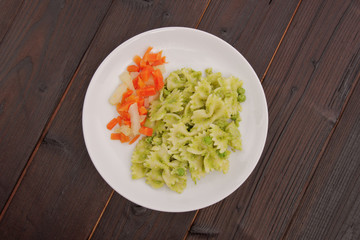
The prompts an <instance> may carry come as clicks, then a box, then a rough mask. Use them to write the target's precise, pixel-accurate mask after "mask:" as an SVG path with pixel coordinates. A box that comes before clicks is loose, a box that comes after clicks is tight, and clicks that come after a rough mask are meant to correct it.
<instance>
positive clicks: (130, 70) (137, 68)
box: [126, 65, 140, 72]
mask: <svg viewBox="0 0 360 240" xmlns="http://www.w3.org/2000/svg"><path fill="white" fill-rule="evenodd" d="M126 70H128V72H138V71H139V70H140V68H139V67H138V66H135V65H130V66H128V67H127V68H126Z"/></svg>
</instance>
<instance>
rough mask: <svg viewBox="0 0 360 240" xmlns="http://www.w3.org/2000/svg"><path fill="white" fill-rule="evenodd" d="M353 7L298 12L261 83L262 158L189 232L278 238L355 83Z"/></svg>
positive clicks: (327, 5) (328, 5)
mask: <svg viewBox="0 0 360 240" xmlns="http://www.w3.org/2000/svg"><path fill="white" fill-rule="evenodd" d="M357 5H358V3H356V2H355V1H342V2H341V3H337V4H335V3H334V2H333V1H317V2H315V3H314V2H311V3H310V2H303V3H302V4H301V5H300V7H299V9H298V12H297V13H296V15H295V17H294V20H293V23H292V24H291V25H290V28H289V30H288V32H287V34H286V36H285V38H284V41H283V43H282V45H281V46H280V48H279V50H278V53H277V55H276V56H275V58H274V62H273V63H272V65H271V67H270V69H269V72H268V74H267V75H266V77H265V80H264V82H263V87H264V89H265V93H266V96H267V100H268V105H269V115H270V119H269V126H270V129H269V134H268V139H267V144H266V146H265V150H264V154H263V156H262V158H261V159H260V162H259V164H258V166H257V168H256V169H255V171H254V172H253V174H252V176H251V177H250V178H249V179H248V181H247V182H246V183H245V184H244V185H243V186H242V187H241V188H240V189H238V190H237V191H236V192H235V193H234V194H233V195H232V196H230V197H228V198H227V199H225V200H224V201H223V202H221V203H219V204H217V205H215V206H212V207H210V208H207V209H204V210H203V211H200V212H199V214H198V217H197V219H196V220H195V222H194V225H193V226H194V227H195V226H203V227H207V228H210V229H216V230H217V232H218V233H219V234H218V235H217V238H218V239H280V238H281V237H282V236H283V234H284V233H285V231H286V228H287V226H288V224H289V223H290V220H291V218H292V216H293V214H294V212H295V211H296V209H297V207H298V206H299V199H301V197H302V195H303V193H304V189H305V188H306V187H307V185H308V182H309V181H310V179H311V176H312V173H313V169H314V168H316V167H317V164H318V156H319V154H320V153H321V152H322V149H323V147H325V144H326V143H327V139H328V137H329V135H330V134H331V133H332V131H333V130H332V129H333V128H334V127H335V126H336V121H337V118H338V117H339V115H340V114H341V112H342V109H343V106H344V103H345V102H346V99H347V98H348V94H349V92H350V89H352V86H353V85H354V84H355V82H356V78H357V75H358V66H359V47H355V48H354V46H358V38H357V37H356V36H358V33H359V27H358V24H357V23H358V6H357ZM300 26H301V27H300ZM339 42H341V43H342V45H341V47H340V45H339V44H338V43H339ZM339 59H341V61H339ZM329 69H331V71H329ZM294 136H296V137H294ZM295 227H296V226H295ZM190 233H191V231H190ZM198 238H199V239H201V236H199V235H194V234H190V235H189V239H198ZM295 239H296V237H295Z"/></svg>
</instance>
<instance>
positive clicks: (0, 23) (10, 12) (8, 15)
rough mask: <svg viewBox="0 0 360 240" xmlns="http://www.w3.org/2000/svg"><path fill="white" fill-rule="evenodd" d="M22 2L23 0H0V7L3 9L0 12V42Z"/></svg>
mask: <svg viewBox="0 0 360 240" xmlns="http://www.w3.org/2000/svg"><path fill="white" fill-rule="evenodd" d="M22 3H23V0H14V1H7V0H1V1H0V9H2V10H3V11H1V14H0V44H1V42H2V39H3V38H4V36H5V34H6V33H7V31H8V30H9V28H10V26H11V24H13V22H14V18H15V16H16V15H17V13H18V11H19V9H20V7H21V5H22Z"/></svg>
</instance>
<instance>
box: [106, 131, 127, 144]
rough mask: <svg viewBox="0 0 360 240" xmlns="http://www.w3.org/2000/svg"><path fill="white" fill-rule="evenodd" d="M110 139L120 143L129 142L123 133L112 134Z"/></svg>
mask: <svg viewBox="0 0 360 240" xmlns="http://www.w3.org/2000/svg"><path fill="white" fill-rule="evenodd" d="M110 138H111V140H120V141H121V142H122V143H124V142H128V141H129V140H130V138H129V137H128V136H126V135H125V134H123V133H112V134H111V136H110Z"/></svg>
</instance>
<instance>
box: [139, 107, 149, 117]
mask: <svg viewBox="0 0 360 240" xmlns="http://www.w3.org/2000/svg"><path fill="white" fill-rule="evenodd" d="M139 114H140V115H145V114H147V110H146V108H145V107H144V106H142V107H140V108H139Z"/></svg>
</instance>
